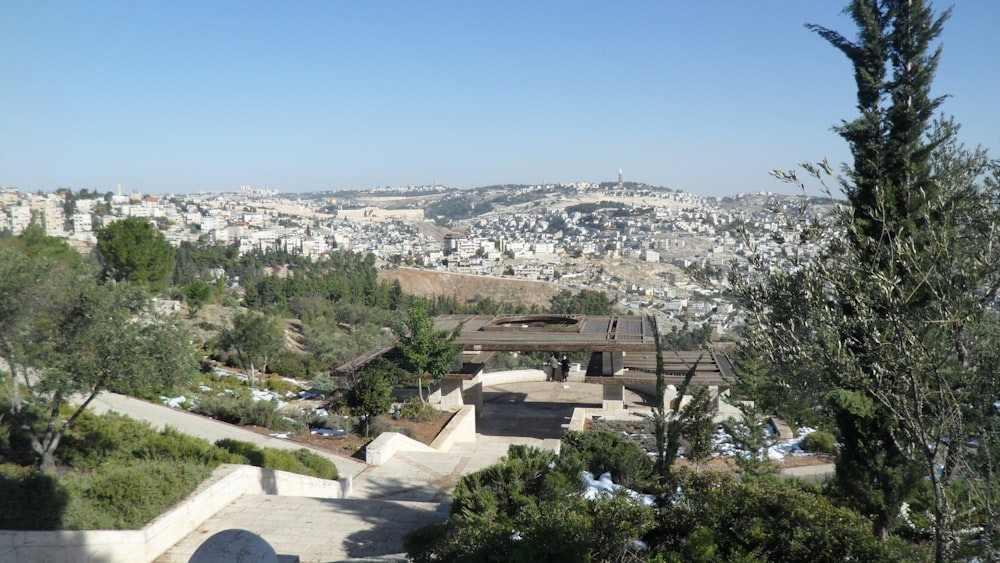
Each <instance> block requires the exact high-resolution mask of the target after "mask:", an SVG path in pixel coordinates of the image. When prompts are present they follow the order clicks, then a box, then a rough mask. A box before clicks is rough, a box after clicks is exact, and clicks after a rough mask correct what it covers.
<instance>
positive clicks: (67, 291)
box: [0, 248, 196, 472]
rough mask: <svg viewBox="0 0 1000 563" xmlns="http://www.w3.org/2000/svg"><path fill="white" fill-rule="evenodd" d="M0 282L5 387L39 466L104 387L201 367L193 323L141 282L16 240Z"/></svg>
mask: <svg viewBox="0 0 1000 563" xmlns="http://www.w3.org/2000/svg"><path fill="white" fill-rule="evenodd" d="M0 280H2V281H0V355H2V357H3V359H4V360H5V361H6V363H7V365H8V366H9V369H10V372H11V376H10V378H9V379H5V380H4V381H3V387H4V391H5V393H4V395H5V397H6V398H7V399H8V400H9V405H8V414H9V415H10V416H11V417H12V419H13V420H14V421H15V422H16V425H17V426H18V427H19V428H20V429H21V430H22V431H23V432H24V433H25V434H26V436H27V437H28V439H29V441H30V443H31V448H32V450H33V452H34V453H35V455H36V456H37V463H36V465H37V467H38V468H39V469H42V470H44V471H46V472H53V471H54V470H55V457H54V453H55V451H56V448H57V447H58V446H59V442H60V440H61V438H62V436H63V435H64V434H65V432H66V431H67V430H68V429H69V428H70V427H71V426H72V425H73V423H74V422H75V421H76V419H77V418H78V417H79V416H80V413H82V412H83V410H84V409H85V408H86V407H87V406H88V405H89V404H90V402H91V401H92V400H93V399H94V398H95V397H96V396H97V395H98V394H99V393H100V392H102V391H105V390H110V391H118V392H123V393H130V394H134V395H135V394H139V395H143V394H151V393H155V392H158V391H162V390H165V389H168V388H170V387H171V386H172V385H173V384H174V383H175V382H177V381H178V380H179V379H180V378H183V377H186V376H188V375H190V374H192V373H193V372H194V369H195V366H196V363H195V360H194V357H193V355H192V350H191V348H190V346H189V345H188V341H189V340H188V337H187V335H186V333H185V331H184V330H183V329H182V328H181V327H180V326H179V325H178V324H177V323H176V322H175V321H173V320H171V319H167V318H163V317H161V316H159V315H158V314H157V313H156V312H155V311H154V310H153V308H152V307H151V301H150V299H149V296H148V295H147V294H146V293H145V292H144V291H143V289H142V288H140V287H137V286H133V285H131V284H128V283H122V284H102V283H100V282H99V280H98V279H97V276H96V275H95V273H94V272H92V271H91V270H89V269H88V268H87V267H86V265H85V264H84V263H83V262H82V261H80V262H78V263H77V264H75V265H67V264H65V263H63V262H57V261H53V260H51V259H49V258H48V257H46V256H40V255H32V254H25V253H23V252H21V251H19V250H17V249H10V248H8V249H0ZM70 403H75V404H76V406H75V407H73V408H72V409H71V410H70V411H69V414H68V415H67V414H66V411H64V409H65V407H66V406H67V405H69V404H70Z"/></svg>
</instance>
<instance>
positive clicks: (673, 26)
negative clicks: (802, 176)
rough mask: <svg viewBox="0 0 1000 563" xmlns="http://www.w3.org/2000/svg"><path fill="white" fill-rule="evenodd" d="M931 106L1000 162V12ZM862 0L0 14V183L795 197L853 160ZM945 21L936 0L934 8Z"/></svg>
mask: <svg viewBox="0 0 1000 563" xmlns="http://www.w3.org/2000/svg"><path fill="white" fill-rule="evenodd" d="M955 3H956V5H955V6H954V9H953V14H952V17H951V19H950V20H949V21H948V23H946V24H945V28H944V32H943V34H942V36H941V42H942V44H943V46H944V50H943V54H942V59H941V64H940V67H939V69H938V73H937V79H936V81H935V87H934V90H933V94H934V95H948V96H949V97H948V98H947V100H946V101H945V103H944V104H943V106H942V107H941V111H942V112H943V113H945V114H947V115H953V116H954V117H955V118H956V120H957V121H958V122H960V123H962V125H963V128H962V133H961V137H962V140H963V141H964V142H965V143H966V144H967V145H970V146H975V145H978V144H981V145H983V146H986V147H993V148H994V149H995V150H994V153H995V152H997V151H1000V111H998V109H997V107H996V102H995V99H996V92H998V91H1000V72H998V71H997V65H998V64H1000V63H998V59H1000V34H997V33H996V32H995V26H996V23H997V22H998V21H1000V2H994V1H992V0H955ZM845 5H846V1H834V0H808V1H805V0H761V1H757V2H747V1H745V0H720V1H716V2H690V1H679V0H656V1H644V0H634V1H633V0H625V1H622V2H611V1H606V0H605V1H589V0H581V1H573V2H569V1H558V0H510V1H503V2H496V1H491V2H486V1H483V2H480V1H467V0H461V1H459V0H455V1H449V2H445V1H437V0H427V1H420V2H414V1H412V0H398V1H395V0H384V1H383V0H368V1H360V0H358V1H346V0H323V1H314V0H298V1H293V2H278V1H256V0H240V1H224V0H197V1H189V0H172V1H169V2H168V1H155V0H154V1H140V2H136V1H134V0H124V1H121V2H111V1H105V0H90V1H87V2H80V1H77V0H72V1H65V2H62V1H49V0H4V1H3V2H0V108H2V109H0V132H2V134H0V186H11V187H15V188H18V189H20V190H22V191H51V190H55V189H57V188H61V187H63V188H72V189H74V190H81V189H84V188H87V189H90V190H97V191H100V192H106V191H111V190H114V189H115V187H116V186H117V185H119V184H120V185H121V186H122V189H123V190H124V191H125V192H126V193H128V192H131V191H139V192H142V193H144V194H166V193H192V192H197V191H234V190H236V189H238V187H239V186H241V185H249V186H252V187H254V188H260V189H276V190H281V191H282V192H316V191H324V190H339V189H369V188H373V187H376V186H405V185H430V184H435V183H437V184H441V185H447V186H455V187H461V188H473V187H478V186H485V185H494V184H540V183H542V182H548V183H555V182H580V181H583V182H600V181H617V179H618V171H619V169H621V170H622V171H623V175H624V178H625V180H626V181H630V180H631V181H639V182H645V183H647V184H651V185H656V186H664V187H668V188H672V189H679V190H683V191H686V192H689V193H694V194H699V195H706V196H711V195H733V194H736V193H740V192H752V191H774V192H789V193H791V192H794V190H792V189H791V188H790V187H788V186H785V185H783V184H781V183H780V182H779V181H777V180H775V179H773V178H771V177H770V176H769V171H770V170H772V169H791V168H794V167H796V165H797V164H798V163H801V162H803V161H819V160H821V159H824V158H826V159H829V160H830V161H831V162H832V163H835V164H839V163H842V162H846V161H847V160H849V151H848V148H847V145H846V144H845V143H844V141H843V140H842V139H841V138H840V137H839V136H838V135H837V134H836V133H834V132H833V131H832V130H831V127H832V126H834V125H836V124H838V123H840V122H841V121H843V120H850V119H853V118H854V117H855V116H856V114H857V111H856V109H855V89H854V79H853V74H852V70H851V67H850V64H849V63H848V61H847V59H846V58H845V57H844V56H843V55H842V54H841V53H840V52H839V51H837V50H836V49H834V48H833V47H831V46H830V45H829V44H828V43H826V42H825V41H824V40H823V39H821V38H820V37H819V36H817V35H816V34H814V33H811V32H810V31H808V30H807V29H805V27H804V25H803V24H805V23H816V24H820V25H824V26H826V27H830V28H833V29H836V30H838V31H840V32H841V33H843V34H844V35H845V36H847V37H849V38H854V37H855V36H856V28H855V27H854V26H853V24H852V22H851V21H850V19H849V18H847V17H846V16H844V15H843V14H842V9H843V7H844V6H845ZM947 6H948V4H944V3H941V2H938V3H936V4H935V7H938V8H944V7H947Z"/></svg>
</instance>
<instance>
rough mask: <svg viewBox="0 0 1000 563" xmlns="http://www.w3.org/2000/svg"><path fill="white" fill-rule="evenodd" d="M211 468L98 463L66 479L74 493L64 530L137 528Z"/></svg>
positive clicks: (193, 486) (163, 463)
mask: <svg viewBox="0 0 1000 563" xmlns="http://www.w3.org/2000/svg"><path fill="white" fill-rule="evenodd" d="M211 472H212V470H211V469H210V468H208V467H206V466H204V465H200V464H198V463H195V462H189V461H182V462H177V461H139V462H136V463H131V464H128V465H125V464H120V463H110V464H102V465H101V466H100V467H99V468H98V469H97V470H96V471H95V472H94V473H93V474H91V475H90V476H76V477H72V478H70V479H69V482H70V484H69V487H70V488H72V489H74V492H76V493H78V494H74V495H73V496H72V498H71V501H70V509H69V510H68V511H67V514H66V518H65V520H64V522H63V525H62V529H67V530H94V529H98V530H99V529H117V530H123V529H124V530H128V529H137V528H141V527H142V526H145V525H146V524H148V523H149V522H151V521H152V520H153V519H154V518H156V517H157V516H159V515H160V514H162V513H163V512H164V511H165V510H167V509H168V508H170V507H171V506H173V505H174V504H176V503H177V502H178V501H180V500H181V499H183V498H184V497H186V496H188V495H189V494H191V492H193V491H194V490H195V489H196V488H197V487H198V485H199V484H200V483H201V482H202V481H204V480H205V479H206V478H208V476H209V475H210V474H211Z"/></svg>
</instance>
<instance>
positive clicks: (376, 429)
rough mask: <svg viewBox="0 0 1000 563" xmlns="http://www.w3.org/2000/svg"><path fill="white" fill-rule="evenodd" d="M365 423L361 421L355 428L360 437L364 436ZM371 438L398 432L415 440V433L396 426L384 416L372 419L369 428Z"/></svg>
mask: <svg viewBox="0 0 1000 563" xmlns="http://www.w3.org/2000/svg"><path fill="white" fill-rule="evenodd" d="M364 430H365V427H364V421H363V420H359V421H358V424H357V426H356V427H355V432H356V433H357V434H359V435H364ZM368 430H369V432H370V437H371V438H373V439H374V438H378V437H379V435H380V434H383V433H385V432H398V433H400V434H402V435H403V436H406V437H407V438H413V431H412V430H410V429H409V428H406V427H402V426H396V425H395V424H393V422H392V420H390V419H388V418H385V417H384V416H376V417H374V418H372V420H371V423H370V428H368Z"/></svg>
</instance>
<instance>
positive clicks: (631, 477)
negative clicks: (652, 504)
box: [561, 430, 653, 489]
mask: <svg viewBox="0 0 1000 563" xmlns="http://www.w3.org/2000/svg"><path fill="white" fill-rule="evenodd" d="M561 444H562V446H561V455H562V456H563V457H564V458H566V459H572V460H575V461H578V463H579V464H580V465H581V466H582V467H583V468H584V469H586V470H587V471H590V472H591V473H593V474H594V475H601V474H604V473H611V477H612V479H614V481H615V483H618V484H619V485H622V486H623V487H627V488H630V489H647V488H648V487H649V486H650V480H651V479H652V478H653V464H652V463H651V462H650V460H649V456H647V455H646V452H645V450H643V449H642V448H641V447H640V446H639V445H638V444H636V443H635V442H634V441H632V440H630V439H629V438H627V437H625V436H622V435H620V434H613V433H611V432H577V431H575V430H570V431H567V432H566V433H565V434H563V437H562V440H561Z"/></svg>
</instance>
